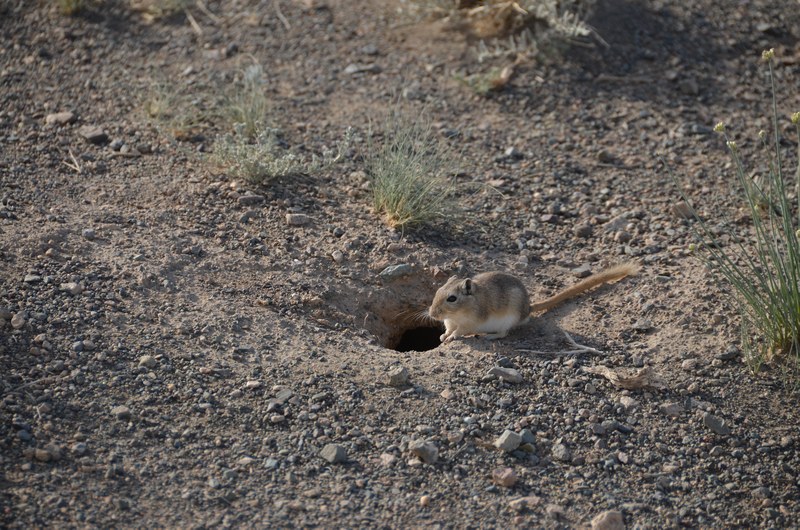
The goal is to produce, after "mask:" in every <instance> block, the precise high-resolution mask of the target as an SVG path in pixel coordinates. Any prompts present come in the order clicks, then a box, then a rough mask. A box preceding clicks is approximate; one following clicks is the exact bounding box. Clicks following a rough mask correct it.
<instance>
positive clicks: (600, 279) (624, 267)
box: [531, 263, 639, 313]
mask: <svg viewBox="0 0 800 530" xmlns="http://www.w3.org/2000/svg"><path fill="white" fill-rule="evenodd" d="M637 272H639V265H637V264H635V263H622V264H620V265H614V266H613V267H609V268H607V269H605V270H602V271H600V272H598V273H597V274H592V275H591V276H589V277H588V278H584V279H583V280H581V281H579V282H578V283H576V284H575V285H573V286H571V287H567V288H566V289H564V290H563V291H561V292H560V293H558V294H556V295H554V296H551V297H550V298H548V299H547V300H544V301H542V302H537V303H535V304H533V305H531V312H532V313H539V312H541V311H547V310H548V309H552V308H554V307H555V306H557V305H558V304H560V303H561V302H564V301H565V300H569V299H570V298H573V297H575V296H578V295H579V294H582V293H585V292H586V291H588V290H589V289H593V288H594V287H597V286H598V285H603V284H604V283H608V282H613V281H615V280H621V279H622V278H624V277H626V276H633V275H634V274H636V273H637Z"/></svg>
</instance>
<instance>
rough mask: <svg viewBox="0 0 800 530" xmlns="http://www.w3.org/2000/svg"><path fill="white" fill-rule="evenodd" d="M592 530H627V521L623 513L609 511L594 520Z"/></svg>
mask: <svg viewBox="0 0 800 530" xmlns="http://www.w3.org/2000/svg"><path fill="white" fill-rule="evenodd" d="M592 530H625V520H624V519H623V518H622V512H620V511H618V510H608V511H605V512H603V513H601V514H598V515H596V516H595V517H594V518H593V519H592Z"/></svg>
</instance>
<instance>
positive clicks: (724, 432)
mask: <svg viewBox="0 0 800 530" xmlns="http://www.w3.org/2000/svg"><path fill="white" fill-rule="evenodd" d="M703 425H705V426H706V427H708V428H709V429H710V430H711V431H713V432H715V433H716V434H719V435H720V436H728V435H729V434H730V433H731V428H730V427H728V426H727V425H726V424H725V422H724V421H723V420H722V419H720V418H718V417H717V416H714V415H713V414H710V413H708V412H706V413H705V414H703Z"/></svg>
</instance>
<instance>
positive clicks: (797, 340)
mask: <svg viewBox="0 0 800 530" xmlns="http://www.w3.org/2000/svg"><path fill="white" fill-rule="evenodd" d="M773 55H774V53H773V51H772V50H769V51H766V52H764V54H763V57H764V60H765V61H766V63H767V64H768V66H769V79H770V87H771V90H772V123H773V130H772V131H771V133H770V134H767V133H766V132H764V131H761V132H760V133H759V135H758V136H759V140H760V143H761V146H762V148H763V150H764V155H765V157H766V168H767V169H766V174H765V175H764V177H763V179H761V180H760V182H759V180H757V179H751V178H750V177H749V176H748V172H747V171H746V170H745V167H744V163H743V161H742V156H741V151H740V149H739V146H738V145H737V144H736V142H734V141H732V140H730V139H729V137H728V135H727V133H726V131H725V126H724V124H722V123H720V124H718V125H717V126H716V127H715V129H714V130H715V131H717V132H719V133H721V134H723V135H725V140H726V144H727V147H728V151H729V152H730V155H731V158H732V161H733V167H734V169H735V174H736V179H737V182H738V184H739V188H740V190H739V193H740V194H741V198H742V200H743V201H744V202H745V203H746V207H747V211H748V213H749V217H750V219H751V220H752V226H750V227H749V230H750V232H749V234H747V236H746V237H741V236H740V235H734V234H729V235H730V238H729V239H730V241H732V242H733V243H732V244H730V246H728V247H726V246H725V245H724V244H723V242H722V241H721V240H720V239H719V237H718V236H717V235H716V234H715V233H714V231H713V230H712V228H711V227H709V226H708V224H707V223H706V222H705V221H703V220H701V219H700V218H699V216H697V214H695V215H694V217H695V219H697V220H698V222H697V223H696V234H697V235H698V236H699V238H700V240H701V248H702V250H703V251H704V252H702V253H701V256H702V257H704V259H706V261H707V263H708V264H709V265H710V266H711V267H712V268H713V269H715V270H716V271H718V272H719V273H720V275H721V276H722V278H724V279H725V280H726V281H727V282H728V283H729V284H730V285H731V286H732V287H733V291H734V294H735V296H734V299H735V301H736V305H737V307H738V309H739V312H740V314H741V318H742V346H743V349H744V351H745V354H746V359H747V361H748V362H749V363H750V365H751V367H752V368H753V369H754V371H758V369H759V368H760V367H761V366H762V365H763V364H764V363H767V362H771V361H776V360H779V361H783V362H781V366H782V367H788V368H789V369H791V374H792V375H793V376H794V377H793V379H795V381H796V382H800V381H798V380H797V376H798V375H800V370H798V369H800V240H799V239H798V238H799V236H800V231H799V230H798V227H800V203H799V202H798V201H799V200H800V197H798V195H797V191H798V186H799V185H800V166H799V167H798V169H797V173H796V174H795V177H794V183H793V184H794V186H792V185H791V184H790V183H789V182H787V181H788V180H789V177H790V175H789V174H788V172H787V171H786V170H785V168H784V161H783V158H784V157H785V155H784V154H782V153H781V144H780V133H779V126H778V110H777V102H776V92H775V81H774V75H773V64H772V62H773ZM792 122H793V123H794V124H795V127H796V128H797V130H798V135H800V113H796V114H794V115H793V116H792ZM770 136H771V139H770ZM798 149H799V150H800V145H798ZM684 199H685V197H684ZM748 241H749V242H748Z"/></svg>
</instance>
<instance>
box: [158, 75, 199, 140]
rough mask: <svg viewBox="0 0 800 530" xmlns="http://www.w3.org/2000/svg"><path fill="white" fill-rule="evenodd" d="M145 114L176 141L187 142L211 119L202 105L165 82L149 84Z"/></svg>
mask: <svg viewBox="0 0 800 530" xmlns="http://www.w3.org/2000/svg"><path fill="white" fill-rule="evenodd" d="M144 111H145V113H146V114H147V116H148V117H149V118H150V119H152V120H154V121H155V122H156V123H158V124H159V127H163V128H164V129H166V131H167V132H168V133H169V134H170V135H172V136H173V137H174V138H175V139H177V140H189V139H192V138H194V137H196V136H197V135H199V134H200V133H201V130H202V126H203V123H204V122H205V121H208V120H209V119H210V118H211V116H212V115H213V111H212V110H209V109H208V108H207V105H205V102H203V101H202V100H200V99H198V98H192V97H191V96H190V95H189V94H186V93H184V92H182V91H180V90H178V88H177V87H175V86H174V85H172V84H170V83H167V82H165V81H157V82H154V83H153V84H152V86H151V88H150V91H149V92H148V94H147V96H146V97H145V99H144Z"/></svg>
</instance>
